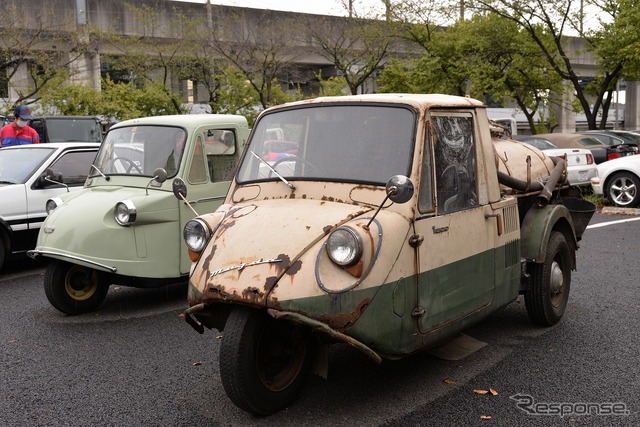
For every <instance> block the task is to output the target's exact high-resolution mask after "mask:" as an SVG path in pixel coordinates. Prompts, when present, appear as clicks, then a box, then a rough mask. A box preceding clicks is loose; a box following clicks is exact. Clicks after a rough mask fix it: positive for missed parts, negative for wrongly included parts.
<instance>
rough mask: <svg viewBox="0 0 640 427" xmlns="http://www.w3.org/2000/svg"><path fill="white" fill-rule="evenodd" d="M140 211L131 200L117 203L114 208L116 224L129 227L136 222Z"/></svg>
mask: <svg viewBox="0 0 640 427" xmlns="http://www.w3.org/2000/svg"><path fill="white" fill-rule="evenodd" d="M137 216H138V209H137V208H136V205H135V204H134V203H133V202H132V201H131V200H123V201H121V202H118V203H116V206H115V207H114V208H113V217H114V218H115V220H116V222H117V223H118V224H120V225H122V226H125V227H126V226H128V225H131V224H133V223H134V222H136V218H137Z"/></svg>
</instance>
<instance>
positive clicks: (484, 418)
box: [480, 415, 491, 420]
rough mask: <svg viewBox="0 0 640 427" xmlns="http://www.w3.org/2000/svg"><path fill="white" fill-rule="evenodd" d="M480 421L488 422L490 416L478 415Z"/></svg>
mask: <svg viewBox="0 0 640 427" xmlns="http://www.w3.org/2000/svg"><path fill="white" fill-rule="evenodd" d="M480 419H481V420H490V419H491V415H480Z"/></svg>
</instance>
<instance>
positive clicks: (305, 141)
mask: <svg viewBox="0 0 640 427" xmlns="http://www.w3.org/2000/svg"><path fill="white" fill-rule="evenodd" d="M415 126H416V115H415V112H414V111H413V110H411V109H409V108H405V107H397V106H383V105H362V104H357V105H344V104H343V105H330V104H323V105H318V106H307V107H302V108H297V109H290V110H279V111H275V112H273V113H270V114H267V115H265V116H263V117H262V118H261V119H260V120H259V122H258V123H257V124H256V127H255V129H254V131H253V134H252V137H251V141H250V142H249V145H248V148H247V152H246V153H245V156H244V158H243V160H242V164H241V166H240V169H239V170H238V176H237V180H238V182H248V181H260V180H277V179H279V178H278V177H277V175H280V176H282V177H283V178H286V180H287V181H292V180H296V179H303V180H326V181H339V182H344V181H350V182H358V183H372V184H382V185H384V184H385V183H386V182H387V180H388V179H389V178H390V177H392V176H393V175H408V174H409V169H410V166H411V160H412V159H411V157H412V153H413V145H414V135H415Z"/></svg>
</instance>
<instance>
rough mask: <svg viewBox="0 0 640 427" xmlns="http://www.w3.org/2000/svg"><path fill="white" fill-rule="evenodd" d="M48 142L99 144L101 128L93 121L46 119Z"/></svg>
mask: <svg viewBox="0 0 640 427" xmlns="http://www.w3.org/2000/svg"><path fill="white" fill-rule="evenodd" d="M47 137H48V138H49V142H100V141H102V128H101V127H100V123H98V121H97V120H94V119H74V118H60V119H58V118H56V119H53V118H52V119H47Z"/></svg>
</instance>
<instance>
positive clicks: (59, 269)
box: [44, 260, 109, 315]
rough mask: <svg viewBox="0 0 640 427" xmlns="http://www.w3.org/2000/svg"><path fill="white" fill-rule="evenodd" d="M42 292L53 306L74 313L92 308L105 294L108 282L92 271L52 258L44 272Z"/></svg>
mask: <svg viewBox="0 0 640 427" xmlns="http://www.w3.org/2000/svg"><path fill="white" fill-rule="evenodd" d="M44 291H45V293H46V295H47V299H48V300H49V302H50V303H51V305H53V306H54V307H55V308H56V309H58V310H60V311H61V312H63V313H66V314H70V315H76V314H82V313H86V312H89V311H92V310H95V309H96V308H97V307H98V306H99V305H100V303H101V302H102V301H103V300H104V299H105V297H106V296H107V292H108V291H109V284H108V283H106V282H105V280H104V278H103V276H102V274H100V272H98V271H96V270H93V269H91V268H87V267H83V266H80V265H75V264H69V263H67V262H63V261H57V260H52V261H51V262H49V264H48V265H47V269H46V271H45V275H44Z"/></svg>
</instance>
